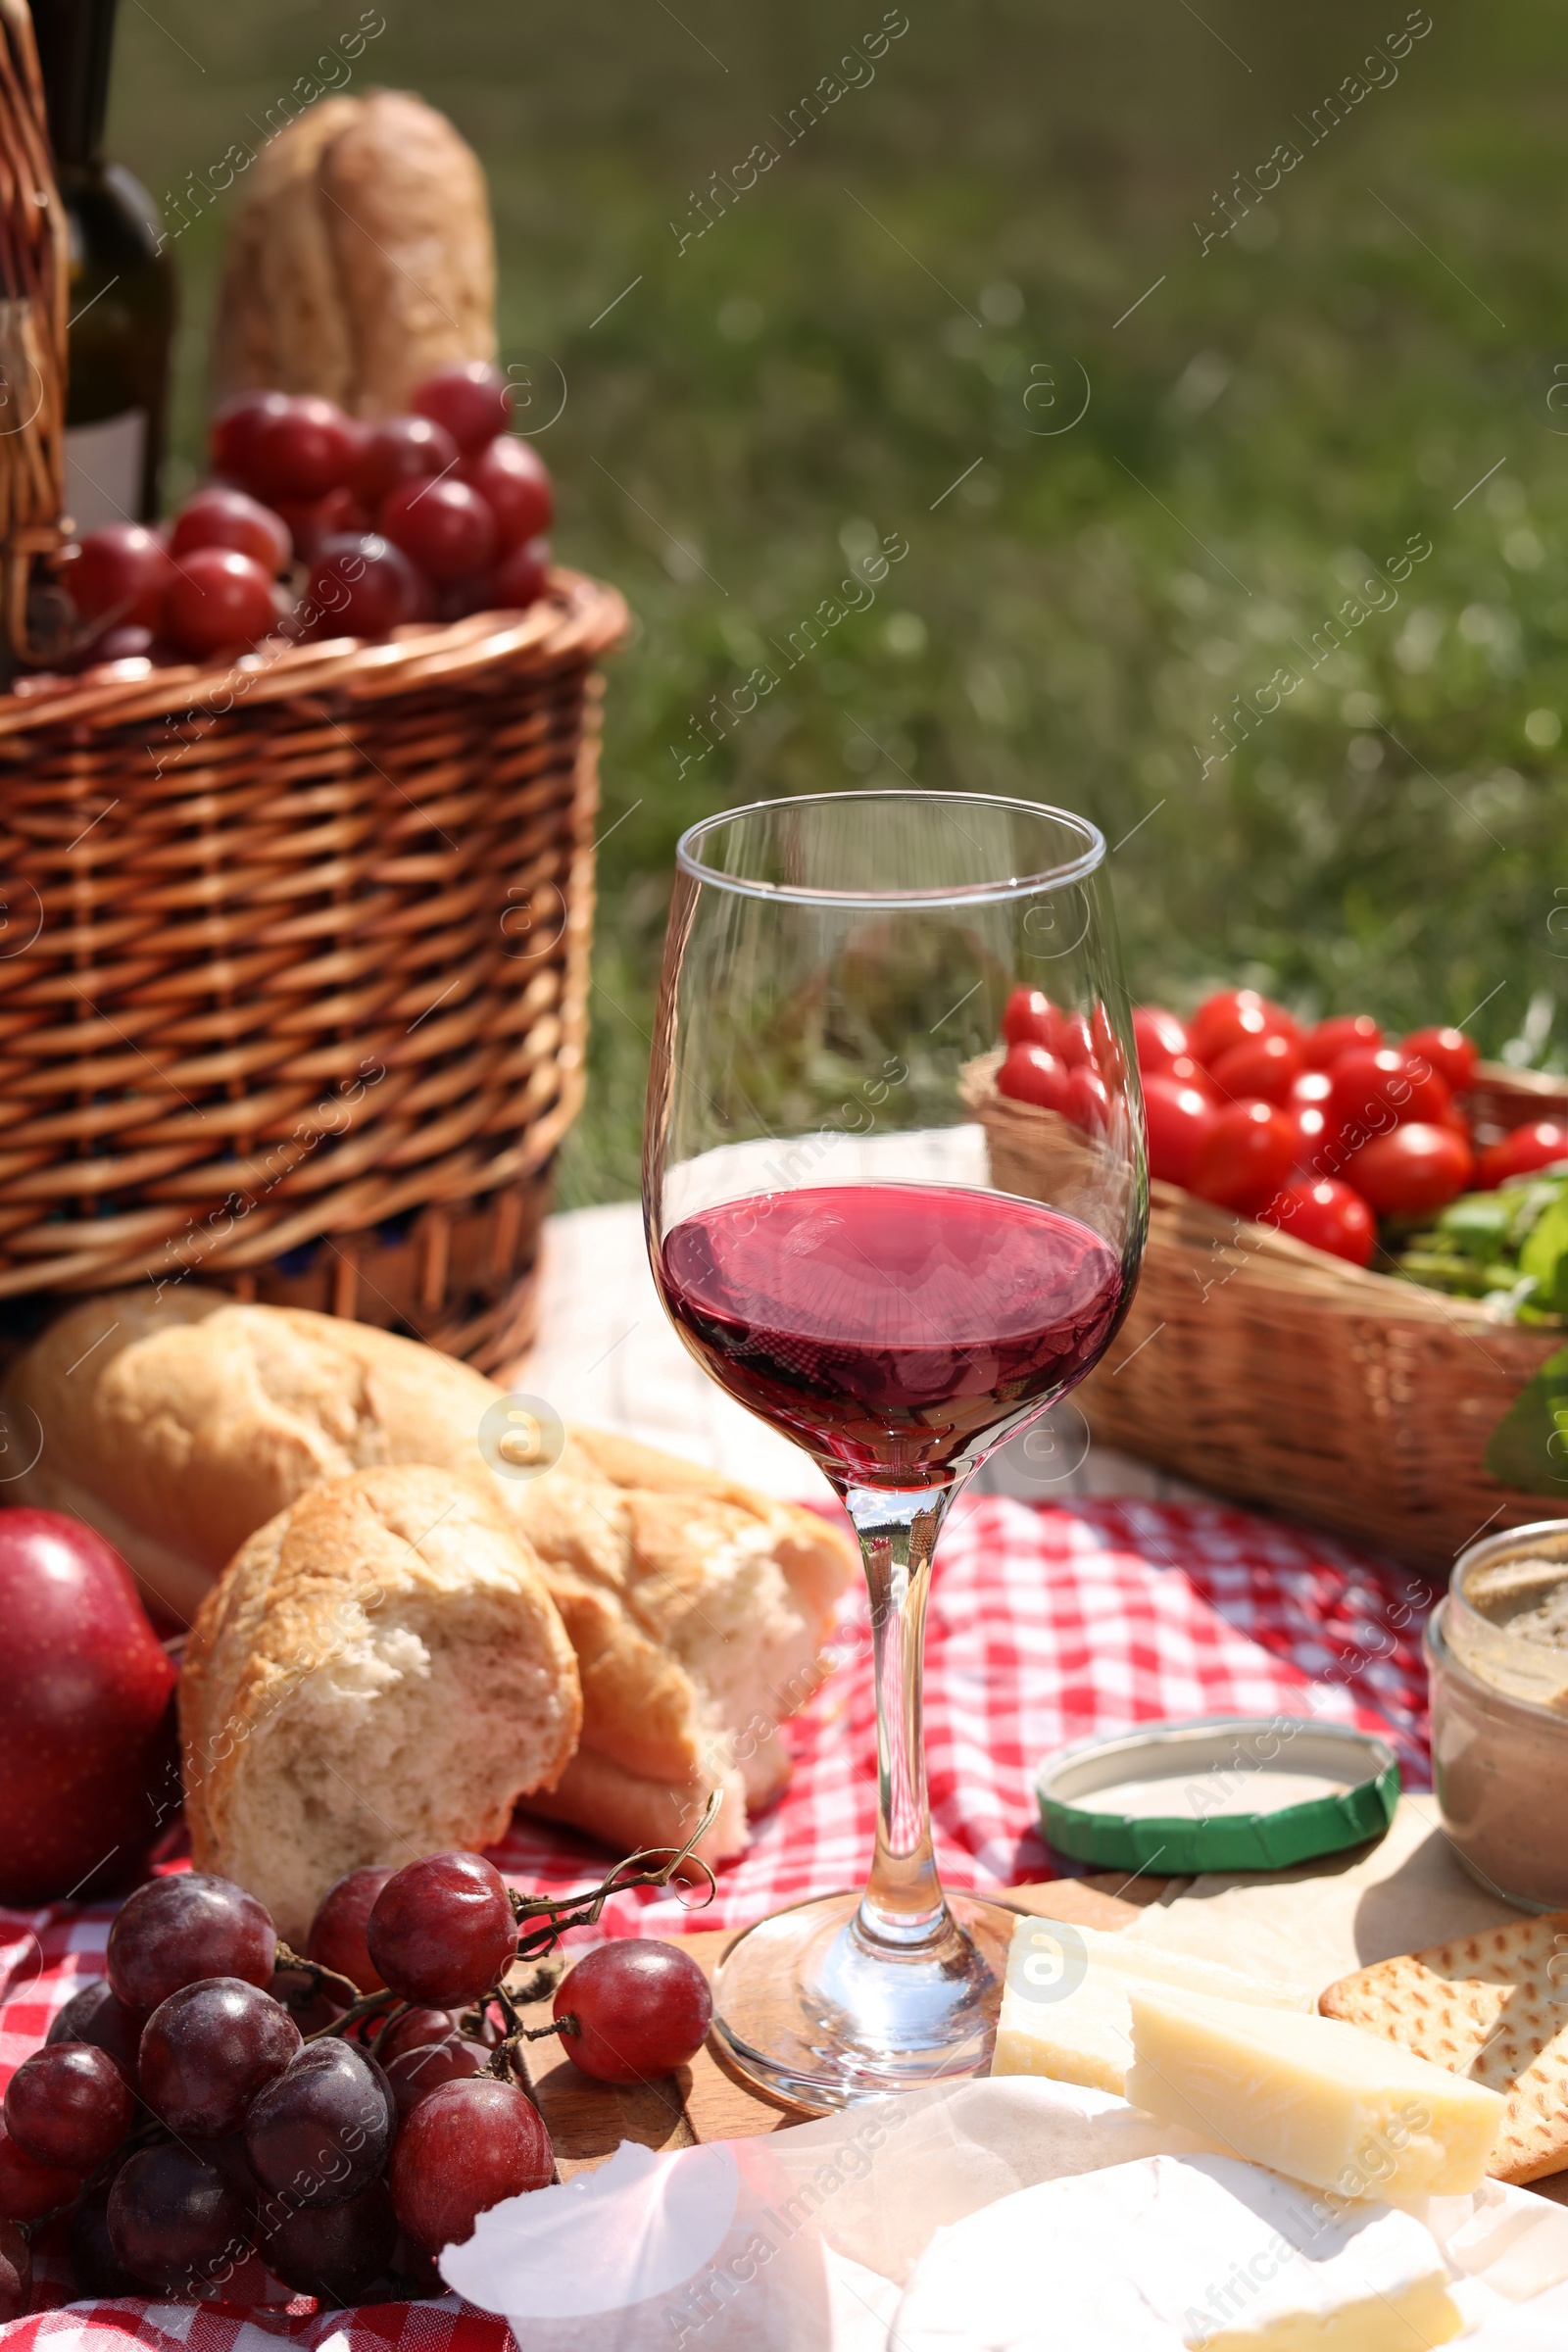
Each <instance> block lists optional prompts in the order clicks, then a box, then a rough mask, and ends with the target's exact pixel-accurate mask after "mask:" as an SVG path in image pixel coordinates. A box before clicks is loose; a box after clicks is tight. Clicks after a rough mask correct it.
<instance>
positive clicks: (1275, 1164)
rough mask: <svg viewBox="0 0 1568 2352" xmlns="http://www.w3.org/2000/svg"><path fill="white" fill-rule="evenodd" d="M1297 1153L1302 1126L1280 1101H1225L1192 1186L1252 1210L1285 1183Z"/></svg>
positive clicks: (1247, 1212)
mask: <svg viewBox="0 0 1568 2352" xmlns="http://www.w3.org/2000/svg"><path fill="white" fill-rule="evenodd" d="M1295 1153H1296V1130H1295V1129H1294V1128H1293V1126H1292V1125H1291V1122H1290V1120H1289V1119H1288V1118H1287V1117H1286V1115H1285V1113H1284V1111H1283V1110H1281V1109H1279V1108H1278V1107H1277V1106H1276V1105H1275V1104H1274V1103H1224V1104H1223V1105H1222V1106H1221V1107H1220V1109H1218V1110H1217V1111H1216V1112H1215V1113H1214V1124H1213V1126H1212V1127H1211V1128H1210V1130H1209V1132H1208V1134H1207V1135H1206V1136H1205V1137H1204V1139H1203V1141H1202V1143H1201V1145H1200V1146H1199V1149H1198V1152H1197V1156H1196V1158H1195V1160H1194V1163H1193V1181H1192V1190H1193V1191H1194V1192H1195V1193H1197V1194H1198V1196H1199V1198H1200V1199H1201V1200H1203V1201H1217V1203H1218V1204H1219V1206H1220V1207H1221V1208H1234V1209H1239V1210H1240V1211H1241V1212H1242V1214H1243V1215H1244V1216H1251V1215H1252V1214H1253V1213H1254V1212H1255V1211H1256V1210H1257V1209H1260V1208H1261V1207H1262V1206H1263V1204H1264V1202H1265V1201H1272V1200H1273V1198H1274V1195H1275V1194H1276V1193H1277V1192H1278V1191H1279V1190H1280V1188H1281V1186H1282V1185H1283V1184H1284V1183H1285V1181H1286V1178H1287V1177H1288V1176H1289V1175H1290V1172H1291V1162H1292V1159H1293V1158H1294V1157H1295Z"/></svg>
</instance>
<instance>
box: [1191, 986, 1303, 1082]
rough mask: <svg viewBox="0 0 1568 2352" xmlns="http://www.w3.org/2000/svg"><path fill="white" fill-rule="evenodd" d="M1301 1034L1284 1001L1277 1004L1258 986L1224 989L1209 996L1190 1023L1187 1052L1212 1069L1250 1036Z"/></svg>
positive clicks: (1292, 1035) (1295, 1035)
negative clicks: (1221, 1057) (1215, 994)
mask: <svg viewBox="0 0 1568 2352" xmlns="http://www.w3.org/2000/svg"><path fill="white" fill-rule="evenodd" d="M1275 1032H1277V1033H1278V1034H1279V1035H1280V1036H1282V1037H1299V1035H1300V1031H1299V1029H1298V1027H1297V1025H1296V1023H1295V1021H1294V1020H1293V1019H1292V1018H1291V1015H1290V1014H1289V1013H1288V1012H1287V1011H1286V1009H1285V1007H1284V1005H1273V1004H1271V1003H1270V1002H1269V1000H1268V998H1267V997H1260V996H1259V995H1258V993H1257V991H1256V989H1255V988H1222V989H1221V990H1220V992H1219V994H1218V996H1214V997H1208V998H1205V1000H1204V1002H1203V1003H1202V1004H1201V1005H1200V1006H1199V1007H1198V1010H1197V1011H1196V1012H1195V1013H1194V1015H1193V1017H1192V1019H1191V1020H1190V1021H1189V1022H1188V1024H1187V1051H1188V1053H1189V1054H1192V1055H1193V1057H1194V1058H1195V1060H1198V1061H1201V1062H1202V1063H1204V1064H1205V1066H1206V1067H1207V1068H1209V1069H1212V1068H1213V1066H1214V1063H1215V1061H1216V1059H1217V1058H1218V1056H1219V1055H1220V1054H1223V1053H1225V1052H1226V1050H1227V1049H1228V1048H1229V1047H1231V1046H1239V1045H1240V1044H1241V1042H1242V1040H1243V1039H1244V1038H1247V1037H1267V1036H1269V1035H1271V1034H1273V1033H1275Z"/></svg>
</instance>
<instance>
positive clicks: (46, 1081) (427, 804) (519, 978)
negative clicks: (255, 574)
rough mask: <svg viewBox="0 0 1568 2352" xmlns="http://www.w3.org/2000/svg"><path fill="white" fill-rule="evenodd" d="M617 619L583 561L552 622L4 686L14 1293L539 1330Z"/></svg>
mask: <svg viewBox="0 0 1568 2352" xmlns="http://www.w3.org/2000/svg"><path fill="white" fill-rule="evenodd" d="M625 625H626V613H625V608H624V606H623V605H622V603H621V600H620V598H619V597H618V596H617V595H616V594H615V593H614V592H613V590H610V589H606V588H602V587H600V586H598V585H596V584H595V583H594V582H593V581H591V580H587V579H583V578H580V577H578V576H576V575H574V574H572V573H569V572H558V573H556V574H555V575H553V579H552V586H551V590H550V593H549V595H548V596H547V597H546V598H545V599H544V600H542V601H541V602H540V603H539V604H538V605H536V606H534V607H532V608H531V609H530V610H529V611H528V612H526V613H489V614H480V615H477V616H476V617H474V618H473V619H470V620H466V621H461V622H456V623H453V624H452V625H450V626H447V627H437V628H424V629H406V630H403V631H400V632H398V633H397V635H396V637H395V638H394V639H393V640H392V641H390V642H388V643H386V644H376V645H366V644H362V643H360V642H358V641H355V640H343V641H340V642H337V643H332V644H326V645H321V646H313V647H293V648H289V649H288V650H287V651H285V652H282V653H281V654H276V655H272V656H269V654H268V653H267V652H265V651H264V652H262V653H260V654H258V655H256V656H252V657H248V658H247V659H246V661H245V662H240V663H238V664H236V665H234V666H233V667H232V668H228V669H213V670H208V671H202V670H195V669H187V670H178V669H173V670H172V669H162V670H159V669H153V670H148V669H147V667H146V665H145V664H143V663H135V664H125V665H123V666H124V668H125V669H126V670H127V671H128V670H134V671H135V672H136V675H134V676H124V677H109V678H102V677H100V682H96V683H89V682H87V681H85V680H84V681H83V682H82V683H81V684H79V685H77V684H76V683H75V682H73V681H71V682H64V683H63V691H59V692H49V691H41V692H40V691H37V690H36V689H37V687H38V686H39V685H40V683H41V682H38V681H33V682H30V683H31V686H32V688H33V689H34V690H33V691H28V690H27V689H26V688H25V689H24V690H23V691H22V692H20V693H18V694H15V695H12V696H10V697H8V698H5V699H3V700H0V875H3V876H4V885H3V892H4V898H5V901H6V905H5V907H4V921H5V926H6V927H5V929H4V930H0V1300H4V1299H15V1298H17V1297H19V1296H23V1295H32V1294H37V1293H51V1292H62V1291H83V1290H102V1289H109V1288H113V1287H115V1286H117V1285H123V1284H125V1283H129V1282H132V1281H136V1280H141V1279H150V1280H151V1281H152V1282H153V1284H154V1285H155V1287H157V1286H162V1285H165V1284H167V1283H168V1282H170V1281H178V1280H183V1279H187V1278H199V1279H201V1280H202V1281H204V1282H213V1281H217V1282H219V1283H220V1284H221V1285H223V1286H224V1287H228V1288H230V1289H234V1290H236V1291H238V1292H239V1293H240V1294H241V1295H242V1296H246V1297H250V1298H257V1299H265V1300H268V1301H271V1302H277V1303H283V1302H286V1303H294V1304H308V1305H313V1306H319V1307H323V1308H325V1309H327V1310H328V1311H332V1312H337V1313H342V1314H351V1315H357V1316H359V1317H361V1318H362V1319H364V1320H367V1321H370V1322H378V1323H383V1324H384V1323H395V1324H398V1325H401V1326H403V1327H405V1328H408V1329H410V1330H414V1331H417V1332H418V1333H419V1334H420V1336H421V1337H424V1338H427V1339H430V1340H431V1341H433V1342H434V1343H435V1344H437V1345H439V1346H443V1347H446V1348H450V1349H452V1350H453V1351H455V1352H460V1353H466V1354H469V1355H472V1356H473V1357H474V1358H475V1360H477V1361H480V1362H482V1363H484V1364H486V1365H487V1366H493V1365H496V1364H499V1363H500V1362H502V1361H503V1360H504V1359H505V1358H506V1357H507V1356H508V1355H509V1354H513V1353H515V1352H516V1350H517V1349H518V1348H519V1347H520V1346H521V1345H522V1344H524V1342H525V1340H526V1337H527V1303H526V1299H525V1298H524V1299H517V1298H515V1297H512V1296H510V1295H511V1294H512V1293H513V1290H514V1285H515V1282H516V1281H517V1278H518V1277H519V1275H520V1274H522V1273H523V1272H524V1271H525V1270H526V1269H527V1267H528V1265H529V1264H530V1263H531V1259H532V1253H533V1242H534V1235H535V1231H536V1228H537V1225H538V1221H539V1218H540V1215H541V1214H542V1210H543V1194H542V1179H543V1176H544V1173H545V1171H546V1170H547V1168H548V1163H549V1161H550V1157H551V1154H552V1152H554V1150H555V1148H556V1146H557V1144H558V1143H559V1141H560V1139H561V1136H562V1134H563V1133H564V1129H565V1127H566V1126H567V1124H568V1123H569V1121H570V1120H571V1118H572V1116H573V1115H574V1113H575V1111H576V1109H577V1107H578V1104H579V1103H580V1100H581V1095H582V1085H583V1043H584V1025H585V1010H584V1007H585V999H586V988H587V956H588V945H589V932H590V924H591V917H592V893H593V849H592V844H593V819H594V811H595V808H596V805H597V784H596V750H597V741H598V708H599V693H600V688H599V681H598V678H597V676H596V674H595V671H594V663H595V662H596V660H597V659H598V657H600V656H601V655H603V654H604V653H605V652H606V651H607V650H608V649H609V648H610V647H611V646H612V645H613V644H614V643H615V641H616V640H617V639H618V638H619V637H620V636H621V635H622V633H623V632H624V629H625Z"/></svg>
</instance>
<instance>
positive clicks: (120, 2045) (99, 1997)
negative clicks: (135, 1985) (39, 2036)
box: [44, 1977, 142, 2090]
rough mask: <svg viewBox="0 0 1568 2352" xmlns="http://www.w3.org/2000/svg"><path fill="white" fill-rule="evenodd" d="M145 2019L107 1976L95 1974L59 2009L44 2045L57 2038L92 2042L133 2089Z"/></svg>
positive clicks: (46, 2035)
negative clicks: (126, 2003)
mask: <svg viewBox="0 0 1568 2352" xmlns="http://www.w3.org/2000/svg"><path fill="white" fill-rule="evenodd" d="M141 2028H142V2021H141V2019H140V2017H139V2016H137V2015H136V2014H135V2012H134V2011H132V2010H129V2009H127V2008H126V2007H125V2004H124V2002H123V2000H121V1999H120V1998H119V1997H118V1996H117V1994H116V1992H115V1988H114V1986H113V1985H111V1984H110V1982H109V1979H108V1978H107V1977H94V1978H93V1979H92V1981H91V1983H90V1984H87V1985H83V1986H82V1988H81V1990H80V1991H79V1992H73V1994H72V1996H71V1998H70V2000H69V2001H67V2003H66V2005H65V2007H64V2008H63V2009H60V2010H57V2011H56V2013H55V2017H54V2020H53V2023H52V2024H51V2025H50V2028H49V2031H48V2033H47V2034H45V2036H44V2043H45V2047H47V2046H48V2044H49V2043H50V2042H55V2041H90V2042H92V2043H93V2044H94V2045H95V2046H96V2047H97V2048H98V2049H100V2050H107V2051H108V2052H109V2055H110V2057H111V2058H112V2059H113V2060H114V2062H115V2064H116V2065H117V2066H118V2067H119V2069H120V2071H121V2073H122V2074H123V2076H124V2078H125V2081H126V2082H128V2083H129V2084H130V2087H131V2089H132V2090H134V2089H135V2087H136V2053H137V2051H138V2049H139V2048H140V2046H141Z"/></svg>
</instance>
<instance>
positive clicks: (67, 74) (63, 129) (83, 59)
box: [31, 0, 116, 164]
mask: <svg viewBox="0 0 1568 2352" xmlns="http://www.w3.org/2000/svg"><path fill="white" fill-rule="evenodd" d="M31 5H32V23H33V30H34V32H35V34H36V36H37V41H38V62H39V65H40V66H41V68H42V70H43V83H44V93H45V96H46V98H47V100H48V106H49V143H50V145H51V147H52V148H53V149H54V155H55V162H56V163H57V164H93V163H97V162H98V160H99V158H100V155H101V153H102V149H103V137H104V118H105V116H106V115H107V113H108V110H109V61H110V54H111V51H112V50H113V47H114V38H115V7H116V0H31Z"/></svg>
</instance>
